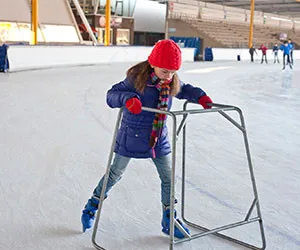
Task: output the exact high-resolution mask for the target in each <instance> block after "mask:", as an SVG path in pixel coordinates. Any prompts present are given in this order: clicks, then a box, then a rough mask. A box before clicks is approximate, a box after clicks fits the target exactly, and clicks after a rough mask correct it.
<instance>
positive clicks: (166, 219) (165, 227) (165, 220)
mask: <svg viewBox="0 0 300 250" xmlns="http://www.w3.org/2000/svg"><path fill="white" fill-rule="evenodd" d="M176 214H177V213H176V210H174V218H175V220H176V221H177V222H178V223H179V224H180V225H181V227H182V228H183V229H184V231H186V232H187V233H188V234H190V230H189V229H188V228H187V227H186V226H185V225H184V224H183V223H182V221H180V220H179V218H177V215H176ZM161 225H162V232H163V233H165V234H168V235H169V234H170V208H166V209H165V210H164V211H163V217H162V221H161ZM174 236H175V237H176V238H179V239H182V238H185V235H184V234H183V233H182V232H181V231H180V230H179V229H178V227H177V226H176V225H175V228H174Z"/></svg>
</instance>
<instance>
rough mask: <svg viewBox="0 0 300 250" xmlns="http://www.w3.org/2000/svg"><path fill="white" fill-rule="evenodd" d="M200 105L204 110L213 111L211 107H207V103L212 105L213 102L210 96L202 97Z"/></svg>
mask: <svg viewBox="0 0 300 250" xmlns="http://www.w3.org/2000/svg"><path fill="white" fill-rule="evenodd" d="M198 103H199V104H201V105H202V107H203V108H204V109H211V106H208V105H207V103H212V100H211V99H210V97H209V96H208V95H204V96H201V97H200V98H199V100H198Z"/></svg>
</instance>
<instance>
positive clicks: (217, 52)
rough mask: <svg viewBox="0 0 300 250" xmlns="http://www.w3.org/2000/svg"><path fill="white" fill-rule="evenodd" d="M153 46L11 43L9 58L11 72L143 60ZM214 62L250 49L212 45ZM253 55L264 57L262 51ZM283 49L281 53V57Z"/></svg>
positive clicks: (186, 51)
mask: <svg viewBox="0 0 300 250" xmlns="http://www.w3.org/2000/svg"><path fill="white" fill-rule="evenodd" d="M151 50H152V47H144V46H109V47H104V46H44V45H38V46H28V45H22V46H10V47H9V49H8V59H9V62H10V69H9V71H10V72H15V71H23V70H36V69H45V68H59V67H68V66H87V65H97V64H110V63H117V62H140V61H144V60H147V58H148V55H149V54H150V52H151ZM181 50H182V61H183V62H193V61H194V49H193V48H181ZM212 51H213V55H214V58H213V61H237V55H240V58H241V61H249V60H250V55H249V51H248V49H227V48H212ZM257 53H258V55H256V54H254V58H255V59H257V60H260V59H261V51H259V50H257ZM267 57H268V60H269V61H270V62H272V60H273V55H272V51H271V50H268V51H267ZM281 57H282V52H279V58H281ZM294 59H300V53H299V50H295V51H294Z"/></svg>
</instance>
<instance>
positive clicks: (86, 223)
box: [81, 198, 99, 232]
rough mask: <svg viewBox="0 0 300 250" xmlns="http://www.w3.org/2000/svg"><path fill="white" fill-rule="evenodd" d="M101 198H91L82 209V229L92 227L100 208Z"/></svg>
mask: <svg viewBox="0 0 300 250" xmlns="http://www.w3.org/2000/svg"><path fill="white" fill-rule="evenodd" d="M98 204H99V200H98V199H96V198H91V199H89V200H88V202H87V204H86V205H85V207H84V209H83V210H82V216H81V223H82V230H83V232H85V231H86V230H87V229H90V228H91V227H92V226H93V224H94V220H95V214H96V212H97V209H98Z"/></svg>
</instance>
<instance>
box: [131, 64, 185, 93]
mask: <svg viewBox="0 0 300 250" xmlns="http://www.w3.org/2000/svg"><path fill="white" fill-rule="evenodd" d="M152 71H153V69H152V67H151V65H150V64H149V62H148V61H144V62H141V63H138V64H136V65H134V66H132V67H131V68H130V69H128V70H127V77H128V78H129V79H130V80H131V81H133V84H134V87H135V89H136V90H137V91H138V92H140V93H144V90H145V87H146V86H147V80H148V79H149V76H150V74H151V72H152ZM170 87H171V89H170V95H171V96H175V95H177V93H178V92H179V91H180V81H179V78H178V75H177V74H176V73H175V74H174V75H173V79H172V82H171V83H170Z"/></svg>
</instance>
